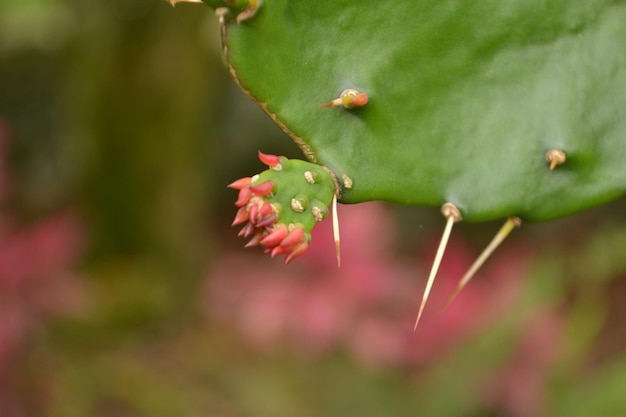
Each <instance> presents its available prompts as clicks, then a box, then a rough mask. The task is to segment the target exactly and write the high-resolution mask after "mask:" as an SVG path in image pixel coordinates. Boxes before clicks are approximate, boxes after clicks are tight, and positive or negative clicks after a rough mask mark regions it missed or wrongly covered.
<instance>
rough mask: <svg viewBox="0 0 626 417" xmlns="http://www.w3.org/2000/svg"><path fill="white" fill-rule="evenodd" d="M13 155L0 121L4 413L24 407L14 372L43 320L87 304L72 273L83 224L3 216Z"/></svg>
mask: <svg viewBox="0 0 626 417" xmlns="http://www.w3.org/2000/svg"><path fill="white" fill-rule="evenodd" d="M7 151H8V129H7V128H6V126H5V125H3V124H2V123H1V121H0V414H2V413H3V411H5V410H7V409H8V408H6V407H18V405H17V404H16V402H15V401H17V400H15V398H13V396H12V394H11V392H10V388H11V387H12V384H11V383H10V381H11V378H12V372H13V371H15V368H16V367H17V366H19V360H18V359H19V358H20V356H21V355H23V354H24V353H25V352H26V349H25V347H26V346H27V345H28V344H29V343H31V342H32V340H33V339H34V335H35V333H36V330H37V329H38V327H39V324H40V321H41V320H42V318H43V317H45V316H47V315H50V314H57V313H67V312H69V311H72V310H73V309H75V308H76V306H77V305H78V304H79V301H80V299H81V292H80V288H81V287H80V285H79V282H78V280H77V279H76V277H75V276H74V275H73V274H72V273H71V272H70V271H71V267H72V266H73V263H74V262H75V260H76V259H77V258H78V255H79V253H80V251H81V248H82V231H81V226H80V222H79V221H78V219H77V217H76V216H75V215H74V214H72V213H58V214H54V215H50V216H49V217H47V218H45V219H43V220H39V221H37V222H35V223H34V224H31V225H28V226H25V225H23V224H21V223H20V222H18V221H17V220H16V219H14V216H12V215H11V213H7V212H5V211H3V210H2V209H3V208H4V207H5V205H6V199H7V198H8V197H9V195H8V192H9V190H10V189H11V181H10V174H9V168H8V165H7V164H6V154H7ZM3 407H4V408H3Z"/></svg>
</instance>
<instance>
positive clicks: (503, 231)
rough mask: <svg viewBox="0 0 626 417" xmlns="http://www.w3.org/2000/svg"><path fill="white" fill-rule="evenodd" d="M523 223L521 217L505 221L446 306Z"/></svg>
mask: <svg viewBox="0 0 626 417" xmlns="http://www.w3.org/2000/svg"><path fill="white" fill-rule="evenodd" d="M521 225H522V221H521V220H520V218H519V217H509V218H508V219H507V220H506V222H504V224H503V225H502V227H501V228H500V230H498V233H496V235H495V236H494V237H493V239H492V240H491V242H489V245H487V247H486V248H485V249H484V250H483V251H482V253H481V254H480V256H478V258H476V260H475V261H474V263H473V264H472V266H471V267H470V268H469V269H468V270H467V272H466V273H465V275H463V277H462V278H461V281H459V285H457V287H456V289H455V290H454V292H453V293H452V295H451V296H450V298H448V302H446V305H445V306H444V308H447V307H448V306H449V305H450V303H451V302H452V300H454V299H455V297H456V296H457V295H458V294H459V293H460V292H461V290H462V289H463V288H464V287H465V285H467V283H468V282H469V281H470V279H472V277H473V276H474V275H475V274H476V271H478V269H479V268H480V267H481V266H482V265H483V264H484V263H485V261H486V260H487V259H488V258H489V256H491V254H492V253H493V252H494V251H495V250H496V248H497V247H498V246H500V244H501V243H502V242H503V241H504V239H506V237H507V236H508V235H509V234H510V233H511V231H512V230H513V229H514V228H516V227H519V226H521Z"/></svg>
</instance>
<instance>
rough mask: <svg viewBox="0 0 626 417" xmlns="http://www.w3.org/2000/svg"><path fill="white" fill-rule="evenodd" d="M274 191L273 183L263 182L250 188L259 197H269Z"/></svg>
mask: <svg viewBox="0 0 626 417" xmlns="http://www.w3.org/2000/svg"><path fill="white" fill-rule="evenodd" d="M273 189H274V184H273V183H272V181H263V182H262V183H261V184H258V185H253V186H251V187H250V190H251V191H252V192H253V193H254V194H256V195H259V196H264V195H268V194H270V193H271V192H272V190H273Z"/></svg>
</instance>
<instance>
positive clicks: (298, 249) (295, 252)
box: [285, 242, 309, 264]
mask: <svg viewBox="0 0 626 417" xmlns="http://www.w3.org/2000/svg"><path fill="white" fill-rule="evenodd" d="M308 248H309V244H308V243H307V242H301V243H298V244H297V245H296V246H295V247H294V248H293V249H292V250H291V252H289V254H288V255H287V256H286V257H285V264H288V263H289V262H291V261H293V260H294V259H295V258H297V257H298V256H300V255H302V254H304V253H305V252H306V251H307V249H308Z"/></svg>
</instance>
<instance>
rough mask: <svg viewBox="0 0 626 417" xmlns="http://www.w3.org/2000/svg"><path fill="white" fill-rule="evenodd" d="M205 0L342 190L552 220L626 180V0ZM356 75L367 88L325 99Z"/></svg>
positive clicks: (247, 75) (228, 46)
mask: <svg viewBox="0 0 626 417" xmlns="http://www.w3.org/2000/svg"><path fill="white" fill-rule="evenodd" d="M205 3H207V4H208V5H210V6H212V7H215V8H216V9H217V11H218V15H219V16H220V21H221V23H222V36H223V40H222V42H223V48H224V53H225V59H226V63H227V65H228V68H229V70H230V72H231V73H232V75H233V76H234V77H235V79H236V80H237V82H238V83H239V84H240V85H241V87H242V88H243V89H244V90H245V91H246V92H247V94H248V95H249V96H250V97H251V98H252V99H254V100H255V101H256V102H258V103H259V104H260V105H261V107H262V108H263V109H264V110H265V111H266V112H267V113H268V114H269V115H270V116H271V117H272V119H274V121H276V122H277V123H278V125H279V126H281V127H282V128H283V129H284V130H285V132H287V134H288V135H289V136H290V137H291V138H293V139H294V140H295V141H296V143H297V144H298V145H299V146H300V147H301V148H302V150H303V152H304V154H305V155H306V156H307V158H308V159H309V160H310V161H311V162H314V163H317V164H320V165H324V166H327V167H328V168H329V169H331V170H332V171H333V172H334V174H335V176H336V178H338V179H340V181H339V184H340V186H341V188H342V189H341V197H340V200H339V201H340V202H343V203H358V202H362V201H368V200H388V201H394V202H398V203H403V204H413V205H431V206H441V205H442V204H443V203H444V202H451V203H453V204H454V205H455V206H456V207H458V209H459V210H460V212H461V213H462V215H463V219H464V220H465V221H485V220H491V219H495V218H504V217H509V216H518V217H520V218H521V219H524V220H530V221H543V220H549V219H553V218H557V217H561V216H565V215H568V214H571V213H574V212H577V211H580V210H583V209H586V208H589V207H592V206H595V205H599V204H602V203H605V202H608V201H610V200H614V199H616V198H620V197H622V196H624V193H625V190H626V47H624V40H625V39H626V24H624V22H626V1H605V0H587V1H578V2H575V1H569V0H555V1H551V2H548V3H546V2H545V1H543V0H510V1H506V2H494V1H492V0H475V1H460V0H419V1H416V0H388V1H385V0H383V1H381V0H376V1H374V0H361V1H353V0H315V1H310V0H289V1H288V0H264V1H263V2H261V1H246V0H239V1H228V0H222V1H219V0H212V1H209V0H205ZM347 89H354V90H356V91H358V92H361V93H363V94H364V95H365V96H364V100H360V102H361V103H363V102H364V103H366V104H365V105H362V106H359V107H356V108H346V107H344V106H324V104H325V103H330V102H332V101H333V100H338V99H340V98H341V97H340V94H341V92H342V91H345V90H347ZM338 102H340V100H339V101H338ZM320 105H322V106H321V107H320ZM551 151H558V152H560V153H562V154H563V155H564V157H565V160H564V161H563V162H558V161H557V162H558V163H557V162H547V161H546V155H547V154H548V153H549V152H551ZM342 179H345V181H343V180H342ZM346 185H349V186H346Z"/></svg>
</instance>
